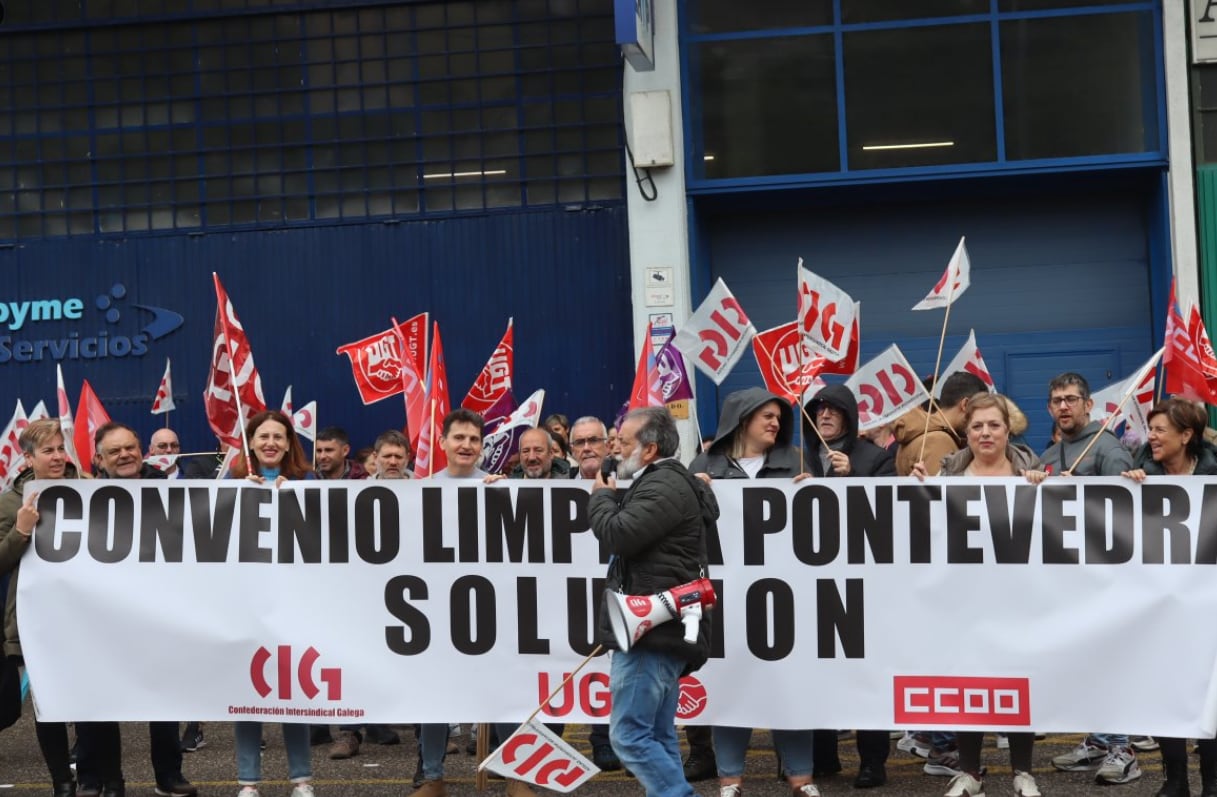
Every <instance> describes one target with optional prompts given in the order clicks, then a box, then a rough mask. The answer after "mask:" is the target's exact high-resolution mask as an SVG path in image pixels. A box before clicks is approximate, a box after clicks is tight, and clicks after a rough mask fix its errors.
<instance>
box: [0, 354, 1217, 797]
mask: <svg viewBox="0 0 1217 797" xmlns="http://www.w3.org/2000/svg"><path fill="white" fill-rule="evenodd" d="M940 395H941V398H940V399H939V400H938V401H937V402H935V403H933V404H932V405H931V406H927V407H925V408H922V409H916V410H913V411H912V412H910V413H908V414H907V415H906V416H904V417H902V418H900V419H898V420H897V421H896V422H895V423H894V424H892V425H890V426H884V427H881V428H880V429H878V430H873V431H870V432H868V433H866V434H861V433H860V432H859V428H858V427H859V418H858V403H857V400H856V399H855V398H854V396H853V394H852V393H851V392H850V391H849V390H848V389H846V388H845V387H843V386H840V385H835V386H828V387H825V388H823V389H822V390H821V391H820V392H819V393H817V394H816V395H815V396H813V397H811V398H810V400H808V401H807V402H806V404H805V406H803V407H801V408H800V407H798V406H797V405H795V407H794V408H793V409H792V406H791V404H790V403H789V402H787V401H785V400H784V399H781V398H779V397H778V396H776V395H774V394H772V393H769V392H768V391H766V390H763V389H761V388H750V389H747V390H742V391H739V392H736V393H733V394H731V395H729V396H727V397H726V399H725V401H724V402H723V405H722V411H721V413H720V418H719V423H718V430H717V432H716V434H715V435H714V436H713V437H710V438H708V439H707V440H706V441H705V443H704V445H703V450H702V451H701V452H700V453H699V454H698V455H697V457H696V458H695V459H694V460H693V461H692V462H691V463H689V466H688V469H687V470H688V472H689V473H690V474H692V475H694V476H696V477H698V478H700V479H701V480H702V481H703V482H705V483H706V484H713V482H714V481H715V480H720V479H784V480H794V481H800V480H803V479H809V478H829V477H843V476H845V477H855V478H857V477H862V478H866V477H896V478H901V477H908V478H913V479H922V480H924V479H926V478H927V477H933V476H944V477H946V476H949V477H955V478H960V479H978V478H987V477H1001V476H1004V477H1023V478H1026V479H1028V480H1030V481H1032V482H1033V483H1040V482H1042V481H1044V480H1045V479H1049V478H1053V477H1054V476H1059V475H1061V474H1073V475H1077V476H1087V475H1096V476H1124V477H1126V478H1128V479H1131V480H1134V481H1138V482H1139V481H1142V480H1144V479H1145V478H1147V477H1148V476H1154V475H1171V476H1180V475H1190V474H1197V475H1212V474H1217V447H1214V445H1213V444H1212V443H1210V442H1209V441H1208V439H1207V438H1206V431H1208V430H1207V429H1206V427H1207V415H1206V413H1205V411H1204V409H1203V407H1202V406H1198V405H1196V404H1193V403H1191V402H1188V401H1184V400H1182V399H1177V398H1172V399H1167V400H1165V401H1162V402H1160V403H1158V404H1157V405H1156V406H1155V407H1154V408H1153V410H1152V412H1150V413H1149V415H1148V424H1147V431H1146V434H1145V439H1144V440H1140V441H1138V445H1137V446H1136V447H1135V448H1130V447H1129V446H1127V445H1126V444H1125V442H1126V441H1122V440H1121V439H1120V438H1118V437H1117V436H1116V435H1115V434H1114V433H1113V430H1112V429H1109V428H1107V427H1106V426H1103V425H1102V424H1100V423H1099V422H1098V421H1095V420H1091V417H1090V416H1091V412H1092V405H1093V402H1092V400H1091V396H1090V388H1089V385H1088V384H1087V382H1086V380H1085V379H1084V378H1083V377H1082V376H1080V375H1078V374H1076V373H1064V374H1061V375H1060V376H1058V377H1056V378H1055V379H1053V380H1052V381H1051V383H1050V384H1049V386H1048V397H1047V398H1048V411H1049V413H1050V415H1051V416H1052V419H1053V422H1054V439H1053V442H1052V443H1051V444H1050V445H1048V446H1047V447H1046V448H1045V449H1044V450H1043V453H1042V454H1037V453H1036V452H1035V450H1033V449H1032V448H1031V447H1030V446H1028V445H1027V444H1026V442H1027V441H1026V440H1025V438H1024V437H1023V435H1024V433H1025V430H1026V428H1027V423H1026V418H1025V417H1024V416H1023V414H1022V412H1021V411H1020V410H1019V408H1018V407H1017V406H1015V405H1014V403H1013V402H1012V401H1010V400H1009V399H1008V398H1006V397H1004V396H1001V395H999V394H996V393H991V392H988V391H987V389H986V386H985V385H984V384H983V383H982V382H981V381H980V380H979V379H978V378H977V377H975V376H973V375H972V374H969V373H966V372H960V373H956V374H951V375H948V376H947V377H946V378H945V379H944V380H943V385H942V391H941V394H940ZM800 417H801V421H800ZM800 424H801V426H802V428H801V430H800V431H801V434H800V435H799V437H800V439H801V440H802V441H803V443H802V445H803V450H802V451H800V450H799V448H798V447H797V445H796V442H795V436H796V429H799V426H800ZM618 431H619V430H618V429H617V428H615V427H614V426H613V425H610V424H605V423H604V422H603V421H602V420H600V419H599V418H596V417H591V416H585V417H581V418H578V419H576V420H575V422H574V423H573V424H571V423H570V422H569V421H568V419H567V418H566V417H565V416H563V415H560V414H554V415H550V416H549V417H548V418H546V419H545V421H544V422H543V423H542V424H541V425H539V426H538V427H537V428H536V429H533V430H530V431H529V432H527V433H525V434H524V435H522V436H521V437H520V439H519V441H518V447H517V451H516V453H515V455H514V456H513V458H512V461H511V462H510V463H509V466H508V468H507V469H506V471H505V472H504V473H503V474H487V473H485V472H484V471H482V470H481V469H480V468H479V467H478V461H479V459H480V455H481V445H482V439H483V432H484V429H483V421H482V419H481V417H480V416H478V415H477V414H476V413H472V412H470V411H468V410H459V409H458V410H456V411H454V412H453V413H451V414H450V415H449V416H448V417H446V418H445V419H444V424H443V434H442V436H441V438H440V440H439V445H440V447H441V448H442V449H443V451H444V453H445V454H446V456H447V460H448V466H447V469H446V470H443V471H440V472H439V473H436V474H434V475H433V478H479V479H483V480H485V481H494V480H497V479H500V478H520V479H582V480H596V481H597V483H598V484H601V485H603V483H604V482H603V477H602V476H601V474H602V473H610V472H616V470H617V469H618V467H620V466H621V463H620V458H621V455H622V450H621V443H620V440H619V436H618ZM246 436H247V440H248V451H247V452H246V454H247V456H246V457H236V458H235V459H233V460H232V461H231V463H230V464H229V465H228V467H227V468H226V469H225V472H223V473H218V472H217V470H218V469H219V460H217V459H215V458H210V459H207V460H206V461H199V460H198V459H195V460H193V461H188V460H185V459H183V460H181V461H178V460H176V459H174V458H173V457H174V455H176V454H177V453H179V452H180V450H181V448H180V445H179V444H178V441H177V436H176V435H174V434H173V433H172V431H171V430H168V429H166V430H160V431H158V432H157V433H156V434H155V435H153V438H152V441H150V444H149V446H148V448H147V454H145V453H144V449H143V448H142V446H141V444H140V441H139V438H138V436H137V434H136V433H135V432H134V431H133V430H132V429H131V428H130V427H127V426H125V425H123V424H121V423H108V424H106V425H105V426H103V427H101V428H99V429H98V430H97V432H96V435H95V438H94V445H95V451H96V454H95V461H94V462H93V463H92V465H93V469H94V471H95V472H96V474H97V477H98V478H161V479H163V478H208V477H212V478H214V477H217V476H218V477H223V478H234V479H249V480H252V481H255V482H258V483H265V484H273V485H278V484H281V483H282V482H283V481H285V480H293V479H364V478H373V479H392V478H412V473H411V468H410V466H411V460H412V452H411V450H410V444H409V441H408V439H407V438H406V436H405V435H403V434H402V433H400V432H397V431H395V430H390V431H387V432H385V433H383V434H382V435H380V436H379V437H378V438H377V440H376V441H375V444H374V445H373V446H370V447H368V448H366V449H360V450H358V451H356V452H355V453H354V454H352V451H351V443H350V439H349V437H348V436H347V434H346V432H345V431H343V430H342V429H340V428H337V427H332V428H330V429H325V430H322V431H321V432H320V433H319V434H318V436H317V440H316V441H315V448H314V461H313V462H312V463H310V462H309V460H308V459H307V458H306V456H305V452H304V450H303V447H302V445H301V441H300V438H299V437H298V436H297V434H296V432H295V430H294V429H293V426H292V422H291V421H290V420H289V419H288V417H286V416H285V415H283V414H281V413H279V412H275V411H268V412H263V413H260V414H258V415H256V416H254V417H253V418H251V419H250V420H249V422H248V424H247V428H246ZM20 446H21V451H22V453H23V455H24V464H25V471H24V472H23V473H22V474H21V475H20V476H19V477H18V478H17V479H16V481H15V482H14V483H13V485H12V486H11V488H10V489H9V490H7V491H6V492H4V493H3V494H2V495H0V576H6V577H7V578H8V591H7V601H6V604H5V623H4V630H5V636H4V653H5V657H6V658H5V670H4V677H5V678H6V679H11V678H12V677H15V676H16V677H19V675H17V674H18V673H19V672H20V668H21V667H22V666H24V662H23V660H22V657H21V642H20V634H19V629H18V627H17V614H16V597H17V581H18V575H19V569H20V568H19V565H20V562H21V559H22V556H23V555H24V553H25V551H26V550H27V549H28V548H29V547H30V540H31V537H32V535H33V532H34V528H35V525H36V524H37V522H38V509H37V494H36V493H32V492H28V491H27V490H26V486H27V485H28V484H29V483H30V482H31V481H33V480H35V479H37V480H48V479H50V480H54V479H74V478H80V477H81V476H82V474H81V473H80V472H79V471H78V469H77V468H76V467H75V465H73V463H72V462H70V461H69V458H68V452H67V450H66V449H65V440H64V436H63V433H62V430H61V428H60V425H59V422H58V421H57V420H53V419H44V420H38V421H34V422H32V423H30V424H29V425H28V427H27V428H26V429H25V430H24V432H23V433H22V434H21V438H20ZM165 455H168V460H166V461H165V462H164V463H162V467H161V468H160V469H158V468H153V467H150V465H149V464H148V462H149V461H152V459H149V460H147V461H146V460H145V457H148V458H155V457H157V456H161V457H163V456H165ZM667 459H671V457H668V458H667ZM627 464H628V463H627ZM682 469H683V468H682ZM626 470H629V472H631V473H632V472H634V471H633V470H630V469H628V468H627V469H625V470H623V471H622V472H623V473H624V472H626ZM1201 697H1202V696H1197V699H1198V700H1199V699H1201ZM235 726H236V727H235V739H236V744H235V746H236V751H235V752H236V772H237V777H236V781H237V784H238V786H239V797H259V791H258V789H259V784H260V782H261V780H262V767H261V749H262V747H263V746H264V742H263V728H262V725H261V723H258V722H237V723H236V724H235ZM557 730H559V732H561V729H560V728H559V729H557ZM1128 730H1131V729H1124V731H1125V732H1123V733H1112V732H1093V733H1090V734H1088V735H1087V736H1086V737H1085V738H1084V740H1083V741H1082V742H1081V744H1080V745H1079V746H1078V747H1077V749H1075V750H1073V751H1071V752H1069V753H1066V754H1064V755H1060V756H1057V757H1055V758H1054V759H1053V760H1052V765H1053V766H1054V767H1055V768H1056V769H1058V770H1062V771H1066V772H1076V771H1090V772H1094V776H1095V780H1096V782H1097V783H1098V784H1104V785H1117V784H1125V783H1131V782H1134V781H1136V780H1137V779H1139V778H1140V777H1141V769H1140V766H1139V764H1138V760H1137V753H1138V751H1140V752H1145V751H1147V750H1152V749H1157V748H1158V746H1159V745H1160V749H1161V756H1162V764H1163V771H1164V774H1165V780H1164V783H1163V785H1162V787H1161V789H1160V790H1159V791H1158V792H1157V795H1158V797H1179V796H1180V795H1189V794H1190V792H1189V790H1188V785H1187V784H1188V772H1187V770H1188V764H1187V761H1188V756H1187V748H1186V740H1183V739H1165V738H1163V739H1159V740H1157V741H1154V740H1152V739H1149V738H1148V737H1137V736H1130V735H1129V734H1128V733H1127V731H1128ZM494 731H495V732H496V733H497V735H498V737H499V738H500V739H502V738H505V737H506V736H507V735H509V734H510V733H511V732H512V726H502V727H499V728H495V729H494ZM35 732H36V735H37V740H38V744H39V748H40V750H41V752H42V755H43V757H44V759H45V762H46V766H47V769H48V772H49V774H50V778H51V782H52V786H53V797H124V794H125V782H124V779H123V774H122V752H121V739H120V737H119V731H118V725H117V723H105V722H80V723H76V725H75V735H76V745H75V747H72V746H70V744H69V738H70V737H69V727H68V726H67V725H65V724H63V723H44V722H36V723H35ZM282 732H283V739H284V744H285V747H286V749H287V761H288V773H287V774H288V776H289V778H290V780H291V781H292V784H293V790H292V797H311V795H312V785H311V780H312V765H311V752H310V747H311V746H314V745H316V744H317V743H318V742H328V743H330V745H331V746H330V749H329V756H330V757H331V758H349V757H351V756H354V755H357V754H358V752H359V747H360V745H361V744H362V743H365V742H377V743H381V744H394V743H396V742H397V741H398V737H397V734H396V733H395V732H394V731H392V730H391V729H388V728H387V727H384V726H376V725H369V726H359V725H352V726H344V727H341V728H339V729H337V733H336V734H334V735H331V730H330V728H328V727H320V726H315V727H313V728H311V729H310V728H309V727H308V726H306V725H292V724H285V725H284V726H283V730H282ZM417 732H418V733H419V737H420V761H419V767H418V773H417V775H416V782H415V785H416V787H417V791H416V792H415V794H416V795H417V797H445V795H446V788H445V784H444V779H443V757H444V756H445V755H446V754H448V753H450V752H452V750H453V749H455V746H454V744H453V742H452V741H451V738H450V726H448V725H443V724H440V725H432V726H428V725H424V726H422V727H421V729H419V730H418V731H417ZM751 733H752V731H751V729H748V728H734V727H716V728H713V729H712V730H711V729H690V732H689V740H690V752H689V756H688V758H687V759H686V760H685V761H684V767H683V768H684V776H685V779H686V781H685V782H684V783H683V787H681V788H678V789H676V791H674V792H673V794H683V795H688V794H692V793H693V792H692V789H691V787H690V786H689V784H688V782H689V781H697V780H703V779H707V778H712V777H717V778H718V779H719V782H720V788H721V797H740V795H741V794H742V791H743V788H744V787H743V773H744V760H745V755H746V752H747V749H748V745H749V740H750V737H751ZM149 734H150V739H151V742H152V745H151V751H152V759H153V768H154V771H155V774H156V788H155V790H156V793H157V794H158V795H160V797H195V796H196V795H197V793H198V789H197V788H196V787H195V786H194V785H193V784H192V783H190V781H189V780H188V779H187V778H186V777H185V776H184V774H183V772H182V761H183V757H182V752H183V751H191V750H195V749H198V747H200V746H202V744H204V743H205V742H204V741H203V734H202V731H201V729H200V728H199V726H198V724H197V723H190V724H188V725H187V726H186V730H185V732H184V733H183V734H181V736H180V738H179V733H178V724H177V723H149ZM896 735H897V736H899V734H896ZM773 740H774V748H775V752H776V754H777V756H778V766H779V771H780V773H781V774H782V776H783V777H784V778H785V780H786V782H787V784H788V786H789V788H790V789H791V790H792V792H793V794H794V795H795V796H796V797H818V795H820V791H819V787H818V785H816V783H815V778H816V777H823V776H826V775H830V774H835V773H836V772H838V771H840V769H841V764H840V762H839V758H838V754H837V741H838V732H837V731H836V730H831V729H812V728H807V729H802V730H786V731H777V732H775V733H774V734H773ZM855 740H856V744H857V749H858V755H859V769H858V771H857V773H856V776H855V778H854V780H853V784H852V785H853V786H854V787H855V788H862V789H866V788H881V787H883V786H884V785H885V784H886V783H887V773H886V763H887V760H888V756H889V753H890V750H891V747H892V734H891V733H890V732H889V730H887V729H858V730H857V731H856V733H855ZM589 742H590V745H591V748H592V757H593V760H594V763H596V765H597V766H599V767H600V768H601V769H603V770H617V769H621V768H622V763H621V760H620V758H621V757H624V756H622V755H621V753H622V752H623V750H622V748H621V747H620V744H621V742H620V740H618V739H617V738H616V737H615V736H614V735H613V734H612V733H611V732H610V729H609V728H606V727H604V726H593V728H592V730H591V734H590V736H589ZM1034 743H1035V736H1034V734H1032V733H1030V732H1018V733H1010V734H1009V735H1008V736H1002V737H1001V738H999V746H1003V745H1004V746H1007V747H1008V748H1009V750H1010V754H1009V756H1010V765H1011V774H1012V778H1013V780H1012V783H1011V787H1012V791H1013V793H1014V794H1015V795H1017V797H1038V796H1039V795H1041V791H1040V789H1039V786H1038V784H1037V782H1036V778H1035V777H1034V776H1033V775H1032V765H1031V760H1032V750H1033V746H1034ZM981 746H982V735H981V734H980V733H977V732H962V731H961V732H958V733H950V732H942V731H937V732H934V733H928V732H924V731H909V732H906V733H905V735H904V736H903V738H901V739H900V741H899V743H898V744H897V745H896V747H897V749H899V750H904V751H908V752H912V753H914V754H917V755H921V756H923V757H924V758H926V763H925V772H926V773H927V774H936V775H943V776H946V777H949V778H950V780H949V782H948V785H947V787H946V791H945V795H946V797H978V796H979V795H983V794H984V793H985V791H984V789H985V786H984V775H985V769H984V768H983V767H982V765H981ZM1198 752H1199V765H1200V773H1201V782H1202V784H1203V792H1202V796H1203V797H1217V741H1215V740H1212V739H1209V740H1200V742H1199V746H1198ZM73 759H74V762H75V765H74V771H73ZM630 760H633V759H630ZM633 766H635V767H638V766H642V764H640V763H637V762H636V763H635V764H634V765H633ZM508 794H509V795H510V797H528V795H531V794H532V789H531V787H529V786H528V785H527V784H524V783H522V782H519V781H510V782H509V786H508ZM665 797H666V795H665Z"/></svg>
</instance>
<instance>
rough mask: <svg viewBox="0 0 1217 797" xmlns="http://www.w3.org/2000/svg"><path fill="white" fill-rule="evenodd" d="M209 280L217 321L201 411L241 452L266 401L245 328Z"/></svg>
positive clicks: (220, 290)
mask: <svg viewBox="0 0 1217 797" xmlns="http://www.w3.org/2000/svg"><path fill="white" fill-rule="evenodd" d="M212 277H213V278H214V279H215V286H216V320H215V329H214V339H213V342H212V346H211V371H210V373H208V375H207V390H206V392H204V393H203V407H204V409H205V410H206V413H207V423H208V424H210V425H211V429H212V431H213V432H215V434H216V437H218V438H220V440H221V441H222V442H224V443H226V444H227V445H230V446H233V447H234V448H236V449H238V450H240V451H244V450H245V447H244V445H243V444H242V443H241V436H242V435H241V430H242V429H243V428H244V427H245V423H246V421H248V420H249V419H250V418H251V417H253V416H254V415H256V414H258V413H259V412H262V411H264V410H265V409H266V399H265V398H263V397H262V378H261V377H260V376H258V369H257V367H255V366H254V355H253V351H252V350H251V349H250V347H249V338H247V337H246V336H245V328H244V327H242V326H241V322H240V321H238V320H237V313H236V311H235V310H234V309H233V306H232V302H231V301H229V299H228V294H227V293H226V292H225V291H224V286H223V285H221V284H220V277H219V275H218V274H215V273H214V272H213V273H212ZM82 453H83V452H82Z"/></svg>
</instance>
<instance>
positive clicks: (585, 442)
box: [570, 437, 608, 448]
mask: <svg viewBox="0 0 1217 797" xmlns="http://www.w3.org/2000/svg"><path fill="white" fill-rule="evenodd" d="M607 442H608V438H607V437H579V438H576V439H574V440H571V441H570V447H571V448H583V447H584V446H598V445H600V444H601V443H607Z"/></svg>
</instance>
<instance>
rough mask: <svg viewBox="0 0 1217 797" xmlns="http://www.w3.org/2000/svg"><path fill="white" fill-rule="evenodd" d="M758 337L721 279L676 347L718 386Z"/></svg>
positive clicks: (683, 330)
mask: <svg viewBox="0 0 1217 797" xmlns="http://www.w3.org/2000/svg"><path fill="white" fill-rule="evenodd" d="M755 336H756V327H754V326H752V322H751V321H749V320H748V315H747V314H746V313H745V312H744V308H742V307H740V304H739V302H738V301H736V299H735V297H734V296H732V295H731V291H729V290H728V289H727V284H726V283H725V282H723V281H722V278H719V280H718V281H717V282H715V283H714V287H713V288H711V289H710V293H709V294H708V295H707V296H706V298H705V300H703V301H702V303H701V305H700V306H699V307H698V308H697V312H695V313H694V314H693V315H691V316H690V317H689V320H688V321H686V322H685V325H684V326H682V327H681V328H680V331H679V332H677V333H676V337H675V338H673V339H672V345H673V346H675V347H676V348H677V349H679V350H680V351H681V353H683V354H684V355H685V356H686V357H688V358H689V359H690V360H692V361H693V364H694V365H695V366H697V368H698V369H699V370H701V372H702V373H704V374H705V375H706V376H708V377H710V379H712V380H713V381H714V384H716V385H721V384H722V383H723V379H725V378H726V376H727V374H729V373H730V372H731V369H732V368H734V367H735V364H736V363H737V362H739V359H740V357H743V356H744V352H745V351H747V350H748V344H749V343H750V342H751V341H752V338H753V337H755ZM648 342H649V338H648Z"/></svg>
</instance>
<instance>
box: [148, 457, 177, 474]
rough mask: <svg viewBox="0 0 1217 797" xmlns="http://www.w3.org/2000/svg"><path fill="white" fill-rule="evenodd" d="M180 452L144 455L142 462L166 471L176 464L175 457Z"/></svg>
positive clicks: (163, 471)
mask: <svg viewBox="0 0 1217 797" xmlns="http://www.w3.org/2000/svg"><path fill="white" fill-rule="evenodd" d="M179 456H181V455H180V454H157V455H156V456H152V457H146V458H145V459H144V462H146V463H147V464H149V465H151V466H152V467H154V468H156V469H157V470H159V471H161V472H162V473H167V472H168V471H169V469H170V468H172V467H173V466H174V465H176V464H177V458H178V457H179Z"/></svg>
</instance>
